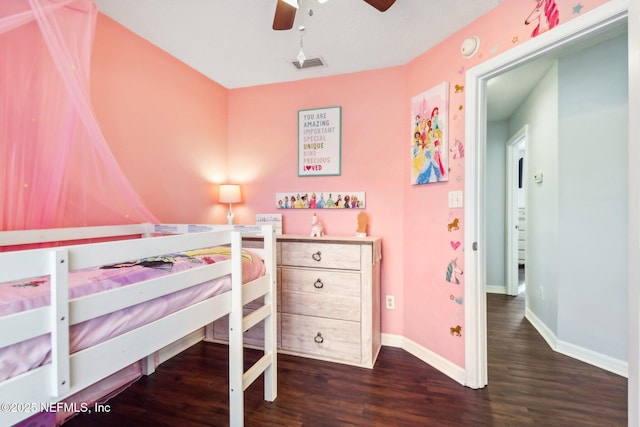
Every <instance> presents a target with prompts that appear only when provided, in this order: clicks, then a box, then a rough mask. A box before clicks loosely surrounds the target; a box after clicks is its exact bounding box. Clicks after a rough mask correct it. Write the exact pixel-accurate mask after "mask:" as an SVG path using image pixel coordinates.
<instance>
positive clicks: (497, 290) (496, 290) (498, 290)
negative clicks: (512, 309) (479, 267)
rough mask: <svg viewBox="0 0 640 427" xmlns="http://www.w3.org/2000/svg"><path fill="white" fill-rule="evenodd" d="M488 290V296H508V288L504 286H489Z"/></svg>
mask: <svg viewBox="0 0 640 427" xmlns="http://www.w3.org/2000/svg"><path fill="white" fill-rule="evenodd" d="M486 290H487V293H488V294H503V295H506V293H507V288H505V287H504V286H496V285H487V286H486Z"/></svg>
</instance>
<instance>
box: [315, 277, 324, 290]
mask: <svg viewBox="0 0 640 427" xmlns="http://www.w3.org/2000/svg"><path fill="white" fill-rule="evenodd" d="M313 286H314V287H315V288H316V289H322V288H323V287H324V283H322V280H320V279H318V280H316V282H315V283H314V284H313Z"/></svg>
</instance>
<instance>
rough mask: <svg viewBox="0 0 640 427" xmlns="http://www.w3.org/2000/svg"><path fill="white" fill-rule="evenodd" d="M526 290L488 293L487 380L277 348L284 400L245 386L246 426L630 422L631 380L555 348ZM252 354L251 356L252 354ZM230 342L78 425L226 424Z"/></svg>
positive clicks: (201, 350)
mask: <svg viewBox="0 0 640 427" xmlns="http://www.w3.org/2000/svg"><path fill="white" fill-rule="evenodd" d="M523 312H524V301H523V298H522V297H518V298H514V297H509V296H505V295H488V328H489V337H488V346H489V385H488V386H487V387H485V388H484V389H481V390H471V389H469V388H465V387H463V386H461V385H459V384H458V383H456V382H454V381H452V380H451V379H449V378H448V377H446V376H445V375H443V374H441V373H440V372H438V371H437V370H435V369H433V368H431V367H430V366H428V365H426V364H425V363H423V362H422V361H420V360H418V359H417V358H415V357H414V356H412V355H410V354H409V353H407V352H405V351H403V350H400V349H397V348H392V347H383V349H382V351H381V353H380V356H379V357H378V360H377V363H376V365H375V367H374V369H373V370H369V369H361V368H354V367H349V366H343V365H339V364H333V363H326V362H320V361H315V360H310V359H303V358H297V357H292V356H285V355H279V358H278V361H279V368H278V378H279V387H278V398H277V399H276V401H275V402H273V403H268V402H264V401H263V400H262V389H261V387H262V382H261V380H259V381H258V382H256V383H255V384H254V385H252V386H251V387H250V388H249V389H248V390H247V391H246V392H245V399H246V400H245V425H247V426H314V427H315V426H332V427H333V426H385V427H387V426H412V427H413V426H625V425H626V424H627V421H626V420H627V380H626V379H625V378H622V377H619V376H617V375H614V374H611V373H608V372H606V371H603V370H601V369H599V368H595V367H592V366H590V365H587V364H584V363H582V362H579V361H576V360H574V359H571V358H569V357H566V356H563V355H561V354H559V353H555V352H553V351H551V350H550V349H549V347H548V346H547V345H546V343H545V342H544V340H543V339H542V338H541V337H540V336H539V335H538V334H537V333H536V332H535V330H534V328H533V327H532V326H531V325H530V324H529V323H528V322H527V321H526V320H525V319H524V318H523ZM252 353H253V352H248V354H247V355H246V357H247V359H251V358H253V357H255V355H254V354H252ZM226 359H227V349H226V347H224V346H220V345H216V344H211V343H200V344H197V345H195V346H194V347H192V348H190V349H189V350H187V351H185V352H184V353H182V354H180V355H179V356H177V357H175V358H173V359H171V360H170V361H168V362H165V363H164V364H162V365H161V366H160V367H159V369H158V370H157V372H156V373H154V374H153V375H151V376H149V377H144V378H142V379H141V380H139V381H138V382H136V383H135V384H134V385H133V386H131V387H130V388H129V389H127V390H126V391H125V392H123V393H122V394H120V395H118V396H117V397H115V398H113V399H112V400H111V401H110V402H109V407H110V409H111V412H110V413H108V414H83V415H79V416H77V417H75V418H74V419H72V420H71V421H69V422H68V423H67V424H65V426H66V427H74V426H109V427H110V426H116V425H117V426H141V425H154V426H183V427H188V426H224V425H227V424H228V419H229V418H228V413H227V411H228V406H227V405H228V395H227V372H226V368H227V361H226Z"/></svg>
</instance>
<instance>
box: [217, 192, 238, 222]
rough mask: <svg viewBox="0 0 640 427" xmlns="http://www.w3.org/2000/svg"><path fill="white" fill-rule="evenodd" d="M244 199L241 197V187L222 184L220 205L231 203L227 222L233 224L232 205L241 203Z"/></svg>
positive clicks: (219, 197)
mask: <svg viewBox="0 0 640 427" xmlns="http://www.w3.org/2000/svg"><path fill="white" fill-rule="evenodd" d="M241 201H242V197H241V195H240V186H239V185H237V184H222V185H220V194H219V196H218V202H219V203H229V212H228V213H227V222H228V223H229V224H233V210H231V205H232V204H233V203H240V202H241Z"/></svg>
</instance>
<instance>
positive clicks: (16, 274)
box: [0, 224, 277, 426]
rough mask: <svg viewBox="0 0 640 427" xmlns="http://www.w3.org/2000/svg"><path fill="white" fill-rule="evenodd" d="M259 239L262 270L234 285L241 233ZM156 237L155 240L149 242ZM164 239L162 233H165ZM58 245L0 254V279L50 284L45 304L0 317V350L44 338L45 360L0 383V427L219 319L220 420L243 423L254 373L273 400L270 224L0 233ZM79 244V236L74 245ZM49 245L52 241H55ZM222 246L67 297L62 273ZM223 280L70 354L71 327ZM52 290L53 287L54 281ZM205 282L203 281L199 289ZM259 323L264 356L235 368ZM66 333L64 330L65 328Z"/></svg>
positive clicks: (2, 241)
mask: <svg viewBox="0 0 640 427" xmlns="http://www.w3.org/2000/svg"><path fill="white" fill-rule="evenodd" d="M243 231H245V232H246V231H250V232H251V234H252V235H260V236H262V238H264V248H263V249H254V248H252V249H251V251H253V252H254V253H257V255H259V256H260V257H261V258H262V260H263V261H264V264H265V270H266V272H265V274H264V275H263V276H262V277H260V278H258V279H256V280H253V281H251V282H248V283H245V284H244V286H243V285H242V281H243V279H242V277H243V271H242V268H243V267H242V263H243V260H242V258H243V257H242V251H241V247H242V232H243ZM159 234H162V236H160V237H159V236H158V235H159ZM167 234H169V235H167ZM124 236H127V238H126V240H118V241H108V242H100V243H84V244H75V243H77V241H79V240H81V239H90V238H91V239H94V238H102V239H103V240H104V239H105V238H107V239H113V238H116V237H119V238H123V237H124ZM72 241H73V243H74V244H72V245H67V246H55V247H50V248H40V249H26V250H16V251H11V252H1V253H0V282H10V281H16V280H24V279H29V278H35V277H40V276H49V275H50V278H51V284H52V286H51V287H50V288H51V289H50V301H52V303H51V304H49V305H45V306H42V307H38V308H34V309H29V310H26V311H20V312H16V313H13V314H8V315H4V316H2V317H0V331H2V334H1V335H0V350H2V349H3V348H5V347H6V348H9V346H12V345H14V344H16V343H20V344H22V343H25V342H28V340H31V339H34V337H38V336H41V335H43V334H49V335H50V345H51V362H50V363H47V364H45V365H42V366H40V367H37V368H33V369H31V370H29V371H27V372H24V373H21V374H18V375H16V376H13V377H10V378H8V379H6V380H3V381H1V382H0V402H1V403H3V404H5V405H6V404H9V405H10V406H4V407H3V411H1V412H0V424H2V425H13V424H14V423H18V422H20V421H22V420H25V419H27V418H29V417H30V416H32V415H34V414H35V413H38V412H40V411H41V410H42V408H43V407H46V405H47V404H49V403H56V402H60V401H62V400H63V399H65V398H67V397H69V396H72V395H74V394H76V393H78V392H79V391H81V390H83V389H85V388H86V387H88V386H90V385H92V384H94V383H97V382H98V381H100V380H102V379H103V378H105V377H108V376H110V375H112V374H114V373H116V372H117V371H119V370H120V369H122V368H125V367H127V366H129V365H131V364H133V363H136V362H138V361H140V360H142V361H144V362H145V363H144V366H146V367H147V368H146V369H145V370H144V373H146V374H148V373H150V372H153V369H155V363H154V361H155V357H154V353H155V352H157V351H159V350H160V349H161V348H163V347H165V346H167V345H169V344H171V343H173V342H175V341H177V340H179V339H180V338H182V337H184V336H186V335H188V334H190V333H192V332H193V331H196V330H198V329H200V328H203V327H204V326H205V325H207V324H209V323H210V322H212V321H214V320H216V319H218V318H220V317H222V316H224V315H226V314H229V329H230V330H229V334H230V336H229V393H230V395H229V402H230V408H229V412H230V415H229V417H230V423H231V425H232V426H242V425H243V423H244V400H243V399H244V390H245V389H246V388H247V387H248V386H249V385H251V383H252V382H253V381H254V380H255V379H256V378H258V377H259V376H260V375H262V374H263V373H264V375H265V381H264V398H265V400H267V401H273V400H274V399H275V398H276V395H277V375H276V371H277V368H276V360H277V357H276V356H277V353H276V332H275V331H276V297H275V296H276V270H275V237H274V232H273V229H272V227H271V226H261V227H257V226H256V227H246V228H242V227H240V230H239V231H236V230H235V229H234V227H233V226H209V225H186V224H185V225H175V224H169V225H153V224H135V225H123V226H101V227H83V228H67V229H50V230H26V231H7V232H0V247H7V246H11V248H12V249H13V247H14V245H19V244H38V243H42V242H72ZM84 241H86V240H84ZM56 244H59V243H56ZM217 246H225V247H226V246H230V248H231V258H230V259H229V260H228V261H222V262H215V263H213V264H209V265H205V266H202V267H197V268H191V269H189V270H186V271H181V272H179V273H171V274H168V275H164V276H160V277H159V278H155V279H150V280H146V281H144V282H140V283H135V284H131V285H127V286H122V287H118V288H116V289H112V290H109V291H103V292H99V293H93V294H90V295H86V296H82V297H79V298H74V299H70V298H69V290H68V286H69V285H68V280H69V275H70V272H73V271H76V270H80V269H86V268H89V267H98V266H104V265H112V264H115V263H123V262H128V261H131V260H138V259H143V258H148V257H154V256H159V255H165V254H172V253H178V252H183V251H192V250H196V249H201V248H210V247H217ZM229 277H230V278H231V279H230V281H231V290H230V291H225V292H223V293H220V294H217V295H215V296H213V297H210V298H208V299H205V300H203V301H201V302H197V303H195V304H193V305H190V306H188V307H185V308H182V309H180V310H178V311H175V312H173V313H171V314H169V315H165V316H164V317H162V318H160V319H158V320H155V321H152V322H150V323H147V324H145V325H143V326H140V327H137V328H136V329H133V330H131V331H129V332H126V333H123V334H121V335H118V336H115V337H114V338H110V339H108V340H106V341H104V342H101V343H99V344H96V345H93V346H91V347H89V348H86V349H83V350H80V351H77V352H75V353H71V354H70V349H69V348H70V345H69V342H70V333H73V331H74V329H73V328H71V326H72V325H76V324H80V323H81V322H85V321H87V320H88V319H94V320H95V318H97V317H99V316H103V315H105V314H107V313H111V312H115V313H120V312H119V311H118V310H122V309H124V308H131V307H133V306H134V305H136V304H140V303H142V302H145V301H151V300H154V299H155V298H159V297H161V296H164V295H167V294H170V293H173V292H176V291H178V290H182V289H185V288H189V289H192V288H191V287H194V288H195V287H196V286H198V285H199V284H201V283H203V282H205V281H207V282H208V281H210V280H211V279H216V278H217V280H218V279H219V280H226V281H227V282H228V281H229ZM54 284H55V285H54ZM202 286H206V285H202ZM261 296H264V305H263V306H262V307H261V308H259V309H258V310H255V311H253V312H252V313H251V314H250V315H248V316H246V317H244V318H243V315H242V313H243V310H242V307H243V305H244V304H247V303H248V302H250V301H253V300H255V299H258V298H259V297H261ZM261 321H264V331H265V340H264V343H265V344H264V355H263V357H262V358H260V359H259V360H258V361H257V362H256V363H255V364H254V365H253V366H252V367H250V368H249V369H247V370H246V371H245V370H244V366H243V333H244V331H246V330H247V329H249V328H250V327H252V326H254V325H256V324H257V323H259V322H261ZM70 328H71V329H70Z"/></svg>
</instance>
